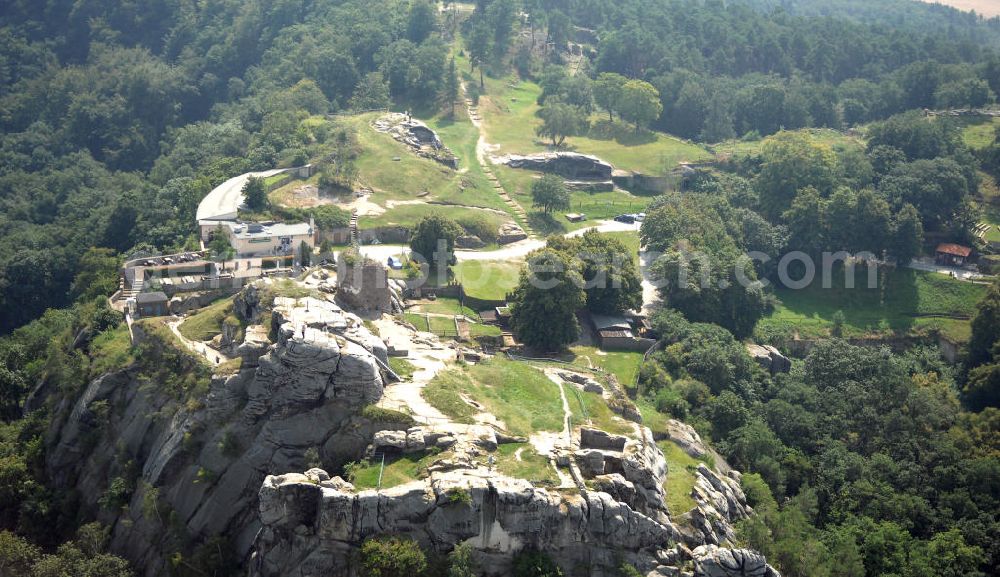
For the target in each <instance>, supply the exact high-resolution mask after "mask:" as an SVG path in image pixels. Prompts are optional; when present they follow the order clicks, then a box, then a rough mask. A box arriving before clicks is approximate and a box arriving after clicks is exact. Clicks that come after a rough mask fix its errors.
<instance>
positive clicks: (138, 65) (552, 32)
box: [0, 0, 1000, 331]
mask: <svg viewBox="0 0 1000 577" xmlns="http://www.w3.org/2000/svg"><path fill="white" fill-rule="evenodd" d="M483 4H487V3H485V2H483ZM818 4H820V3H805V4H804V5H803V6H800V7H799V8H797V9H796V10H790V9H786V8H782V7H774V8H773V9H772V8H770V7H769V6H767V5H766V3H757V4H756V5H755V4H754V3H750V4H741V3H728V4H724V3H721V2H712V1H706V2H696V3H691V2H673V1H669V0H667V1H662V2H646V1H645V0H642V1H640V0H630V1H625V2H614V3H609V2H597V1H591V0H581V1H576V2H569V1H554V2H528V3H527V4H526V5H525V6H524V8H525V9H526V11H527V12H528V14H530V15H531V16H530V18H529V20H530V22H529V23H530V25H531V26H532V28H534V27H538V28H540V29H541V28H542V27H544V28H545V30H547V35H548V38H549V40H550V41H552V42H555V43H556V44H558V43H559V42H561V41H565V40H569V39H572V37H574V33H573V28H572V26H573V25H577V26H580V27H583V28H587V29H591V30H593V31H595V34H596V35H597V36H599V37H600V50H599V51H598V52H597V54H596V61H595V63H594V70H593V71H592V72H593V75H594V76H595V77H596V76H597V75H598V74H599V73H601V72H613V73H619V74H622V75H624V76H627V77H630V78H641V79H644V80H647V81H648V82H650V83H651V84H652V85H654V86H655V87H656V88H657V89H658V91H659V97H660V99H661V101H662V114H659V115H658V119H656V120H655V122H654V126H656V127H658V128H662V129H665V130H667V131H669V132H672V133H676V134H679V135H681V136H686V137H691V138H702V139H705V140H708V141H717V140H722V139H724V138H728V137H732V136H736V135H743V134H745V133H748V132H749V133H758V134H761V135H766V134H770V133H773V132H776V131H777V130H778V129H780V128H782V127H783V128H797V127H801V126H833V127H844V126H850V125H853V124H856V123H862V122H868V121H871V120H875V119H880V118H886V117H888V116H890V115H892V114H894V113H897V112H900V111H903V110H907V109H913V108H923V107H939V106H944V107H950V106H976V105H982V104H985V103H987V102H990V101H992V100H993V99H994V97H995V93H996V92H997V91H998V90H1000V58H998V57H997V55H996V54H995V52H994V51H993V50H992V48H991V46H994V45H995V44H996V42H995V39H996V38H997V37H998V36H1000V32H998V31H997V29H996V24H995V22H984V21H981V20H978V19H974V18H972V17H970V16H969V15H963V14H961V13H959V12H957V11H954V10H947V9H942V8H940V7H929V6H912V5H910V4H907V9H906V12H907V14H915V16H909V17H907V18H903V19H900V18H897V15H898V13H899V12H900V10H894V9H890V8H884V9H865V8H863V6H862V5H861V4H859V3H856V2H833V3H830V2H827V3H823V4H824V5H826V6H827V7H828V8H829V10H830V11H837V13H843V14H846V15H852V16H849V17H843V18H833V17H830V18H826V17H824V18H813V17H808V16H809V15H810V14H811V10H813V9H810V8H808V6H816V5H818ZM795 5H796V6H799V4H798V3H796V4H795ZM807 5H808V6H807ZM379 8H380V9H379V10H378V11H372V10H370V9H369V6H368V5H367V4H365V3H364V2H358V1H342V2H341V1H333V0H324V1H315V2H306V1H288V2H257V1H250V2H237V1H215V2H210V3H207V4H204V5H201V4H192V3H171V2H155V1H149V2H135V3H128V4H124V5H122V4H120V3H114V2H101V1H94V2H87V3H82V4H81V3H68V2H58V1H54V0H53V1H51V2H48V3H45V4H44V5H39V4H37V3H34V2H24V1H16V2H8V3H5V4H4V6H3V7H2V8H0V25H2V28H0V35H2V36H3V39H4V41H3V42H2V43H0V127H2V130H3V137H2V142H0V158H2V160H3V161H2V162H0V199H2V203H3V205H2V206H3V210H0V232H2V239H3V240H2V241H0V305H2V306H3V308H4V309H5V312H6V314H5V315H4V316H3V319H2V321H0V329H2V330H4V331H9V330H10V329H11V328H13V327H16V326H18V325H21V324H23V323H24V322H27V321H29V320H30V319H32V318H34V317H36V316H37V315H38V314H40V313H41V312H42V311H43V310H44V309H45V308H46V307H49V306H57V307H58V306H65V305H66V304H68V303H69V302H70V301H71V298H72V296H73V295H72V294H71V293H70V290H69V288H70V284H71V282H72V279H73V276H74V275H75V273H76V272H77V270H78V268H79V266H80V258H81V256H82V255H83V254H84V253H85V252H86V250H87V249H88V248H90V247H92V246H97V247H106V248H110V249H113V250H115V251H117V252H118V253H126V252H132V251H134V249H144V250H169V249H173V248H178V247H182V246H184V245H185V243H189V242H191V239H192V236H191V234H192V232H193V230H192V229H193V223H192V222H191V218H190V217H191V215H192V214H193V210H194V208H195V207H196V206H197V202H198V200H199V199H200V198H201V196H203V195H204V194H206V193H207V192H208V190H210V188H211V187H212V186H213V185H214V184H216V183H218V182H219V181H220V180H222V179H225V178H226V177H228V176H231V175H233V174H236V173H239V172H241V171H242V170H245V169H251V168H259V169H264V168H270V167H273V166H276V165H285V166H287V165H290V164H294V163H295V162H296V161H302V160H307V159H308V158H309V156H310V154H311V153H314V152H315V148H314V147H315V145H316V144H317V143H319V142H320V141H322V140H323V139H324V137H325V136H326V135H324V134H312V133H311V132H310V131H309V130H307V129H305V128H303V127H301V126H299V124H298V121H299V120H301V118H302V117H304V116H307V115H310V114H322V113H326V112H331V111H337V110H343V109H348V108H378V107H382V106H386V105H387V104H389V102H390V100H391V101H393V102H395V103H397V104H400V105H406V106H420V105H422V104H423V105H426V104H427V103H428V102H430V101H433V100H434V99H435V98H436V97H437V95H438V93H439V92H440V91H441V90H443V89H444V77H445V75H446V71H447V63H446V53H447V49H446V47H445V45H444V44H443V42H442V40H441V38H440V36H439V35H436V34H431V31H432V29H433V27H434V26H435V20H434V10H435V8H434V7H432V6H431V5H430V4H428V3H424V2H415V3H413V5H412V6H411V4H410V3H409V2H388V3H382V4H380V7H379ZM481 8H482V10H480V11H478V12H477V14H478V13H481V14H482V18H480V19H479V20H481V21H483V22H484V25H486V26H489V27H490V28H491V30H492V31H493V32H491V33H490V34H486V35H469V36H470V37H471V38H479V37H480V36H481V37H482V39H483V42H480V43H479V44H482V46H479V47H478V48H477V42H470V52H476V51H478V52H482V53H483V54H484V55H487V56H491V57H488V58H485V59H484V60H483V62H484V64H486V65H487V66H503V62H504V61H505V59H504V57H502V56H501V57H498V56H497V54H499V52H501V50H500V49H499V48H497V47H502V46H504V42H508V41H509V40H510V38H511V35H512V32H513V31H514V30H516V26H515V24H516V14H517V10H516V9H515V8H516V4H515V3H514V2H513V0H497V2H494V3H492V6H491V8H490V9H489V10H487V9H486V7H485V6H483V7H481ZM800 14H801V15H800ZM941 18H945V19H946V20H947V21H948V26H946V27H942V26H941V25H940V19H941ZM498 41H499V42H498ZM507 48H510V46H507ZM505 55H506V54H505ZM505 55H504V56H505ZM529 60H530V57H529ZM543 65H544V62H537V63H531V62H528V63H527V64H525V63H520V64H519V68H520V67H522V66H526V67H527V69H528V70H529V71H530V70H531V69H532V67H533V66H534V68H536V69H537V70H538V71H539V73H540V69H541V68H542V66H543ZM311 147H313V148H311Z"/></svg>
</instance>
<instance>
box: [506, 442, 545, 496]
mask: <svg viewBox="0 0 1000 577" xmlns="http://www.w3.org/2000/svg"><path fill="white" fill-rule="evenodd" d="M519 449H520V451H521V460H518V459H517V456H516V453H517V451H518V450H519ZM494 458H495V459H496V465H495V466H496V469H497V471H499V472H501V473H503V474H504V475H507V476H508V477H514V478H516V479H527V480H529V481H531V482H532V483H533V484H535V485H549V486H554V485H558V484H559V475H557V474H556V472H555V471H553V470H552V465H551V464H550V463H549V460H548V459H547V458H546V457H543V456H542V455H539V454H538V453H536V452H535V449H534V448H533V447H532V446H531V444H530V443H507V444H504V445H500V446H499V447H497V450H496V453H495V454H494Z"/></svg>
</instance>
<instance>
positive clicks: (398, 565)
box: [361, 536, 427, 577]
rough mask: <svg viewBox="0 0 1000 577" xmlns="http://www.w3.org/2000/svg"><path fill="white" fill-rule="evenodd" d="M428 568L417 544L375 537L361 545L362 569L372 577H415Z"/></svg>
mask: <svg viewBox="0 0 1000 577" xmlns="http://www.w3.org/2000/svg"><path fill="white" fill-rule="evenodd" d="M426 568H427V557H426V556H425V555H424V552H423V551H421V550H420V547H419V546H418V545H417V543H416V542H415V541H413V540H411V539H405V538H402V537H396V536H391V537H386V536H382V537H373V538H371V539H368V540H367V541H365V542H364V543H363V544H362V545H361V569H362V574H363V575H368V576H370V577H415V576H416V575H419V574H420V573H422V572H423V571H424V570H425V569H426Z"/></svg>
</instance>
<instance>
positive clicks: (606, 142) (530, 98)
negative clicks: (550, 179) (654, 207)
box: [462, 59, 712, 175]
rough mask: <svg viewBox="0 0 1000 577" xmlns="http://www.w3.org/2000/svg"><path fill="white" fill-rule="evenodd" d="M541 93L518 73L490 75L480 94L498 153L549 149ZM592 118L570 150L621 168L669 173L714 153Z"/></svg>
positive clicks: (569, 142)
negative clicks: (542, 133)
mask: <svg viewBox="0 0 1000 577" xmlns="http://www.w3.org/2000/svg"><path fill="white" fill-rule="evenodd" d="M462 60H464V59H462ZM463 70H464V72H463V74H464V76H465V78H466V82H469V83H473V82H476V83H478V81H479V76H478V74H476V75H475V76H472V75H470V74H468V64H467V61H465V66H464V68H463ZM541 93H542V89H541V87H540V86H538V85H537V84H535V83H534V82H527V81H523V80H520V79H518V78H517V77H516V76H514V75H511V76H507V77H504V78H486V91H485V94H484V95H483V96H481V97H480V99H479V111H480V114H481V115H482V117H483V123H484V126H485V128H486V139H487V140H488V141H489V142H490V143H491V144H494V145H496V146H497V148H498V149H497V150H495V151H494V153H498V154H529V153H533V152H544V151H546V150H549V145H548V143H546V142H545V141H543V140H542V139H539V138H538V137H537V136H536V135H535V128H536V127H537V126H538V125H540V124H541V120H540V119H539V118H538V116H536V114H537V112H538V109H539V106H538V103H537V100H538V97H539V95H541ZM591 120H592V121H593V128H592V129H591V130H590V131H589V133H588V134H586V135H582V136H572V137H570V138H567V139H566V142H565V144H564V146H563V149H564V150H572V151H576V152H582V153H585V154H593V155H595V156H598V157H600V158H602V159H603V160H606V161H608V162H610V163H611V164H612V165H614V167H615V168H619V169H622V170H634V171H638V172H642V173H645V174H652V175H660V174H665V173H667V172H669V171H670V170H672V169H674V168H675V167H676V166H677V165H678V163H680V162H698V161H701V160H707V159H709V158H711V156H712V155H711V154H710V153H709V152H708V151H707V150H705V149H704V148H702V147H701V146H698V145H696V144H692V143H689V142H684V141H683V140H680V139H678V138H675V137H673V136H669V135H666V134H663V133H659V132H653V131H643V132H640V133H638V134H636V133H635V131H634V130H633V129H632V128H631V127H630V126H628V125H626V124H624V123H620V122H616V123H614V125H610V123H608V122H607V119H606V117H604V116H603V115H601V114H599V113H596V112H595V113H594V115H593V116H592V117H591Z"/></svg>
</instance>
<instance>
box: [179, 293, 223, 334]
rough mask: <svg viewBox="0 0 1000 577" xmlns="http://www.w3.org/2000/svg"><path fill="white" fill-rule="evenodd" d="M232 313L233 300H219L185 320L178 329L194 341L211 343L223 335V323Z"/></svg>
mask: <svg viewBox="0 0 1000 577" xmlns="http://www.w3.org/2000/svg"><path fill="white" fill-rule="evenodd" d="M232 312H233V301H232V299H229V298H223V299H219V300H217V301H215V302H214V303H212V304H210V305H208V306H207V307H205V308H203V309H200V310H199V311H197V312H195V313H194V314H192V315H191V316H189V317H188V318H186V319H184V322H183V323H181V324H180V326H179V327H177V328H178V330H179V331H180V332H181V334H182V335H184V337H185V338H188V339H191V340H192V341H210V340H212V339H213V338H214V337H215V336H216V335H218V334H221V333H222V321H223V320H224V319H225V318H226V317H227V316H229V315H230V314H232Z"/></svg>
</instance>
